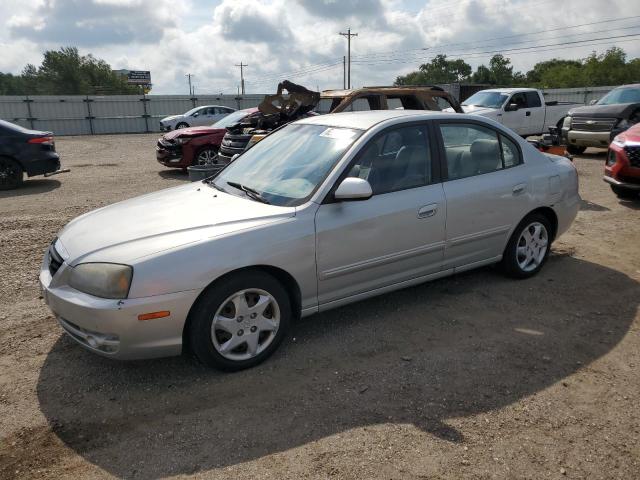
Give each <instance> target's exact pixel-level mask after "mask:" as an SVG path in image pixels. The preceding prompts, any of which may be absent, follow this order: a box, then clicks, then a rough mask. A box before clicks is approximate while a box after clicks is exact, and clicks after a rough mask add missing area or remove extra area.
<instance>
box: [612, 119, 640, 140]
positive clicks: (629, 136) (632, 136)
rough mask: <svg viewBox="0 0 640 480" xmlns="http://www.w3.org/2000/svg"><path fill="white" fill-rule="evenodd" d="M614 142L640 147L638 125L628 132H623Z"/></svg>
mask: <svg viewBox="0 0 640 480" xmlns="http://www.w3.org/2000/svg"><path fill="white" fill-rule="evenodd" d="M616 140H617V141H619V142H621V143H624V142H629V143H631V144H636V145H640V123H637V124H635V125H634V126H633V127H631V128H630V129H629V130H625V131H624V132H622V133H620V134H619V135H618V136H617V137H616Z"/></svg>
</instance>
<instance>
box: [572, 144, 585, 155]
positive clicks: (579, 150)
mask: <svg viewBox="0 0 640 480" xmlns="http://www.w3.org/2000/svg"><path fill="white" fill-rule="evenodd" d="M586 149H587V147H579V146H577V145H567V152H569V153H570V154H571V155H582V154H583V153H584V151H585V150H586Z"/></svg>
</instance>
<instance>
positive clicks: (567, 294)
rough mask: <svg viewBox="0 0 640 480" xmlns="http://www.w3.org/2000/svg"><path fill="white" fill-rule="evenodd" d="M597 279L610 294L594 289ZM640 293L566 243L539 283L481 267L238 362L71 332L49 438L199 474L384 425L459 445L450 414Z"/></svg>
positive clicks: (309, 321)
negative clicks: (228, 366)
mask: <svg viewBox="0 0 640 480" xmlns="http://www.w3.org/2000/svg"><path fill="white" fill-rule="evenodd" d="M603 281H606V282H607V284H609V285H615V286H616V295H615V296H612V295H607V294H598V293H597V292H602V282H603ZM638 299H640V287H639V285H638V283H637V282H636V281H634V280H633V279H631V278H629V277H628V276H626V275H624V274H623V273H621V272H618V271H615V270H611V269H609V268H606V267H603V266H601V265H597V264H594V263H590V262H587V261H584V260H580V259H576V258H573V257H570V256H568V255H561V254H556V255H552V256H551V257H550V258H549V262H548V264H547V265H546V267H545V269H543V271H542V272H541V273H540V274H539V275H538V276H536V277H534V278H532V279H529V280H524V281H514V280H511V279H507V278H505V277H503V276H502V275H500V274H499V273H497V272H495V271H494V270H493V269H491V268H486V269H481V270H478V271H474V272H468V273H465V274H462V275H458V276H455V277H450V278H447V279H442V280H439V281H435V282H431V283H427V284H423V285H420V286H416V287H412V288H408V289H405V290H401V291H398V292H395V293H390V294H387V295H384V296H380V297H377V298H374V299H370V300H367V301H363V302H359V303H356V304H352V305H349V306H346V307H343V308H340V309H336V310H333V311H330V312H326V313H322V314H318V315H315V316H312V317H308V318H305V319H302V320H300V321H298V322H296V323H295V325H294V327H293V332H292V338H290V339H289V341H287V342H285V343H284V344H283V346H282V347H281V348H280V350H279V352H277V353H276V354H275V355H274V357H273V358H271V359H270V360H268V361H267V362H266V363H264V364H262V365H261V366H258V367H256V368H254V369H251V370H247V371H243V372H239V373H234V374H224V373H220V372H217V371H212V370H207V369H205V368H203V367H201V366H199V365H197V364H196V363H195V362H194V361H193V360H189V359H186V358H183V357H177V358H170V359H161V360H153V361H143V362H129V363H121V362H115V361H111V360H108V359H104V358H102V357H99V356H96V355H93V354H91V353H89V352H86V351H84V350H83V349H81V348H80V347H79V346H77V345H75V344H74V343H73V342H72V341H71V340H70V339H68V338H67V337H65V336H61V338H60V339H59V340H58V341H57V342H56V344H55V345H54V346H53V348H52V349H51V351H50V352H49V353H48V355H47V358H46V360H45V362H44V365H43V367H42V369H41V374H40V377H39V380H38V384H37V395H38V400H39V403H40V406H41V410H42V412H43V414H44V416H45V417H46V419H47V420H48V422H49V424H50V427H51V429H52V431H53V432H54V434H55V435H56V436H57V437H58V438H59V439H60V440H61V441H62V442H63V443H64V444H65V445H66V446H67V447H69V448H70V449H73V451H75V452H76V453H77V454H79V455H81V456H82V457H83V458H84V459H86V460H87V461H89V462H91V463H93V464H95V465H98V466H99V467H100V468H102V469H104V470H106V471H108V472H109V473H111V474H113V475H115V476H117V477H128V478H159V477H166V476H171V475H179V474H191V473H197V472H201V471H206V470H210V469H212V468H215V467H224V466H230V465H235V464H238V463H241V462H246V461H250V460H253V459H256V458H260V457H262V456H265V455H268V454H272V453H276V452H282V451H285V450H288V449H291V448H294V447H299V446H302V445H305V444H308V443H309V442H313V441H315V440H318V439H321V438H324V437H327V436H330V435H334V434H338V433H341V432H345V431H347V430H349V429H353V428H358V427H363V426H370V425H376V424H384V423H392V424H413V425H415V426H416V427H417V428H420V429H422V430H423V431H425V432H428V433H430V434H432V435H434V436H436V437H439V438H440V439H444V440H446V441H450V442H462V441H464V439H465V432H464V431H458V430H456V429H455V428H453V427H451V426H450V425H449V424H448V419H450V418H454V417H464V416H471V415H475V414H478V413H481V412H488V411H492V410H496V409H500V408H502V407H504V406H506V405H509V404H512V403H514V402H517V401H518V400H520V399H522V398H523V397H526V396H529V395H532V394H534V393H536V392H539V391H541V390H542V389H545V388H547V387H549V386H550V385H552V384H554V383H556V382H559V381H560V380H561V379H564V378H565V377H567V376H569V375H571V374H573V373H574V372H576V371H577V370H579V369H580V368H582V367H583V366H585V365H588V364H589V363H591V362H593V361H595V360H597V359H598V358H600V357H601V356H603V355H605V354H606V353H607V352H609V351H610V350H611V349H613V348H614V347H615V346H616V344H618V342H620V340H621V339H622V338H623V337H624V336H625V334H626V333H627V331H628V329H629V327H630V325H631V323H632V321H633V320H634V317H635V315H636V309H637V307H638ZM51 443H55V442H49V444H51ZM11 448H20V442H18V445H17V446H16V447H11ZM40 448H41V449H42V453H41V454H42V456H43V458H46V459H47V461H49V462H51V461H55V460H52V458H54V457H55V456H54V455H47V454H46V449H47V448H51V447H49V446H48V444H45V443H43V445H42V446H41V447H40ZM29 462H30V464H31V465H34V464H35V463H37V459H34V458H32V457H30V458H29Z"/></svg>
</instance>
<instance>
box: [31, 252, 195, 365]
mask: <svg viewBox="0 0 640 480" xmlns="http://www.w3.org/2000/svg"><path fill="white" fill-rule="evenodd" d="M48 263H49V260H48V255H45V259H44V260H43V262H42V267H41V268H40V288H41V290H42V296H43V298H44V300H45V302H46V303H47V305H48V306H49V308H50V309H51V311H52V312H53V314H54V315H55V317H56V318H57V319H58V322H59V323H60V326H61V327H62V328H63V329H64V331H65V332H66V333H67V334H68V335H69V336H70V337H71V338H72V339H73V340H75V341H76V342H77V343H79V344H80V345H82V346H83V347H84V348H86V349H87V350H90V351H92V352H94V353H97V354H99V355H102V356H105V357H110V358H116V359H120V360H136V359H144V358H156V357H167V356H172V355H179V354H180V353H181V351H182V331H183V329H184V324H185V321H186V318H187V315H188V313H189V310H190V309H191V306H192V305H193V303H194V302H195V300H196V298H197V297H198V295H199V293H200V291H198V290H189V291H185V292H177V293H170V294H166V295H156V296H153V297H144V298H131V299H125V300H110V299H104V298H98V297H94V296H92V295H88V294H85V293H82V292H80V291H78V290H75V289H74V288H71V287H69V286H68V285H65V284H62V282H60V281H59V278H60V277H59V276H62V277H64V269H67V268H70V267H68V265H67V264H66V263H63V264H62V266H61V267H60V269H59V270H58V271H57V272H56V273H55V275H54V276H55V278H54V277H52V276H51V273H50V271H49V264H48ZM163 310H168V311H170V312H171V314H170V315H169V316H168V317H164V318H158V319H155V320H146V321H140V320H138V315H140V314H143V313H150V312H157V311H163Z"/></svg>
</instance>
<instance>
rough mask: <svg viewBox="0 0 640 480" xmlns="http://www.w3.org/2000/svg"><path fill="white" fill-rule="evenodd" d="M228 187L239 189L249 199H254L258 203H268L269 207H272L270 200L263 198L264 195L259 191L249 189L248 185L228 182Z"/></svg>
mask: <svg viewBox="0 0 640 480" xmlns="http://www.w3.org/2000/svg"><path fill="white" fill-rule="evenodd" d="M227 185H229V186H231V187H233V188H237V189H238V190H242V191H243V192H244V193H245V194H246V195H247V197H249V198H252V199H253V200H256V201H258V202H262V203H266V204H267V205H270V204H271V203H270V202H269V200H267V199H266V198H264V197H263V196H262V194H261V193H260V192H259V191H257V190H256V189H254V188H251V187H247V186H246V185H242V184H240V183H236V182H227Z"/></svg>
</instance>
